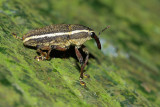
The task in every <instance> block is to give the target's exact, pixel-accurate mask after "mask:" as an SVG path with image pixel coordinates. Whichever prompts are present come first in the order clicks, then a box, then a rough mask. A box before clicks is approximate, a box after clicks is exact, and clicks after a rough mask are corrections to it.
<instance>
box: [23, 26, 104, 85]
mask: <svg viewBox="0 0 160 107" xmlns="http://www.w3.org/2000/svg"><path fill="white" fill-rule="evenodd" d="M92 38H94V39H95V41H96V43H97V46H98V48H99V49H101V44H100V41H99V38H98V37H97V36H96V34H95V33H94V31H93V30H92V29H90V28H89V27H85V26H83V25H77V24H56V25H51V26H46V27H44V28H40V29H36V30H33V31H30V32H29V33H27V34H26V35H24V36H23V38H22V40H23V44H24V45H25V46H29V47H35V48H37V52H39V53H40V56H36V57H35V58H36V59H37V60H38V61H39V60H48V59H50V52H51V50H53V49H55V50H59V51H65V50H67V49H68V48H69V47H70V46H71V45H72V46H75V53H76V56H77V58H78V60H79V62H80V64H81V73H80V83H81V85H85V83H84V82H83V80H82V79H83V70H84V67H85V66H86V64H87V61H88V58H89V52H88V51H87V49H86V48H85V47H84V46H83V47H82V45H83V43H84V42H85V41H87V40H90V39H92ZM79 48H82V50H83V51H84V52H85V53H86V58H85V60H83V57H82V55H81V53H80V51H79ZM44 51H45V52H44ZM46 51H47V52H46Z"/></svg>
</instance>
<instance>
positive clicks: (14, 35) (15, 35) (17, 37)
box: [12, 33, 22, 40]
mask: <svg viewBox="0 0 160 107" xmlns="http://www.w3.org/2000/svg"><path fill="white" fill-rule="evenodd" d="M12 35H13V37H14V38H16V39H20V40H22V38H21V37H19V36H17V34H15V33H12Z"/></svg>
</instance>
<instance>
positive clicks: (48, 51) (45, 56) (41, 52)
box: [35, 46, 52, 61]
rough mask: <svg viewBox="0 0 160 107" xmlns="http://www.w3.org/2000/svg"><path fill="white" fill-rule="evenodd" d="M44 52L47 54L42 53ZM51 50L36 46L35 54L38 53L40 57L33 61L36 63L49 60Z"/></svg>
mask: <svg viewBox="0 0 160 107" xmlns="http://www.w3.org/2000/svg"><path fill="white" fill-rule="evenodd" d="M44 50H46V51H47V52H43V51H44ZM51 50H52V48H51V47H50V46H37V52H38V53H40V56H36V57H35V59H36V60H38V61H40V60H49V59H50V52H51Z"/></svg>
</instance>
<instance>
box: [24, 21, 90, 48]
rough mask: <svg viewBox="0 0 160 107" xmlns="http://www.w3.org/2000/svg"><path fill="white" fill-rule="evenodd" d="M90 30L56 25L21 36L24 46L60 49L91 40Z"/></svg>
mask: <svg viewBox="0 0 160 107" xmlns="http://www.w3.org/2000/svg"><path fill="white" fill-rule="evenodd" d="M89 31H92V30H91V29H90V28H88V27H85V26H82V25H75V24H56V25H51V26H46V27H44V28H40V29H36V30H33V31H30V32H29V33H27V34H26V35H24V36H23V43H24V45H26V46H32V47H36V46H37V45H43V46H51V45H58V46H61V47H65V46H67V47H68V46H70V45H71V44H73V45H81V44H83V43H84V42H85V41H86V40H89V39H91V37H90V36H89V35H88V33H89Z"/></svg>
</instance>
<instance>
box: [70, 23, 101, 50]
mask: <svg viewBox="0 0 160 107" xmlns="http://www.w3.org/2000/svg"><path fill="white" fill-rule="evenodd" d="M70 29H71V31H72V32H71V36H70V41H71V43H72V44H75V45H82V44H83V43H84V42H86V41H87V40H90V39H94V40H95V41H96V43H97V47H98V48H99V49H101V43H100V41H99V38H98V37H97V36H96V34H95V32H94V31H93V30H92V29H91V28H89V27H86V26H83V25H70Z"/></svg>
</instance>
